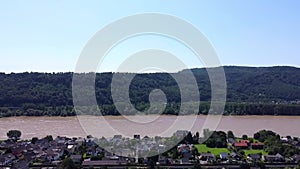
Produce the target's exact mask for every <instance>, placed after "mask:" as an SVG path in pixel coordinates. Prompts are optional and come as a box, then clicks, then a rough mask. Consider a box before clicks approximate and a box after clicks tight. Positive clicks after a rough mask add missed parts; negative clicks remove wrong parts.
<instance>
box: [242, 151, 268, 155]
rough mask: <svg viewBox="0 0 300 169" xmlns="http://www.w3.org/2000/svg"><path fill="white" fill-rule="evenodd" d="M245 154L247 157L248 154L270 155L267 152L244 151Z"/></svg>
mask: <svg viewBox="0 0 300 169" xmlns="http://www.w3.org/2000/svg"><path fill="white" fill-rule="evenodd" d="M243 151H244V152H245V154H246V155H248V154H258V153H261V154H262V155H268V153H267V152H265V151H264V150H243Z"/></svg>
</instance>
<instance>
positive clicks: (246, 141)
mask: <svg viewBox="0 0 300 169" xmlns="http://www.w3.org/2000/svg"><path fill="white" fill-rule="evenodd" d="M240 142H241V143H250V141H249V140H240Z"/></svg>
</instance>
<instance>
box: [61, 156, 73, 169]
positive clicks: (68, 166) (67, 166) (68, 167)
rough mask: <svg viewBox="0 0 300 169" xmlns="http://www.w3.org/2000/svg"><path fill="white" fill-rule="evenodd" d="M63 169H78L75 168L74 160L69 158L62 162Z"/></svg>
mask: <svg viewBox="0 0 300 169" xmlns="http://www.w3.org/2000/svg"><path fill="white" fill-rule="evenodd" d="M61 168H62V169H74V168H76V167H75V164H74V162H73V160H72V159H71V158H69V157H67V158H65V159H64V160H63V161H62V163H61Z"/></svg>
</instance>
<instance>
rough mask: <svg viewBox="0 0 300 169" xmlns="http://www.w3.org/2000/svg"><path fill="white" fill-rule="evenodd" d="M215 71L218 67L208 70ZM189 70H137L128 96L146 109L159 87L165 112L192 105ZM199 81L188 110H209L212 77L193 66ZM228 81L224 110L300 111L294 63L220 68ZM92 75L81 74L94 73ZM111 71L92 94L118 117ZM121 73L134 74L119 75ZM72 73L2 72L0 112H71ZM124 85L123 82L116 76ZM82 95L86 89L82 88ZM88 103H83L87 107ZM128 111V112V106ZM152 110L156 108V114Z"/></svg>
mask: <svg viewBox="0 0 300 169" xmlns="http://www.w3.org/2000/svg"><path fill="white" fill-rule="evenodd" d="M210 69H216V68H210ZM186 71H187V70H183V71H180V72H178V73H173V74H167V73H150V74H137V75H135V77H134V78H133V80H132V82H131V84H130V93H129V96H130V99H131V102H132V103H133V104H134V105H135V107H136V108H137V109H139V110H145V109H147V108H149V94H150V92H151V91H152V90H153V89H157V88H159V89H161V90H162V91H164V93H165V94H166V98H167V100H168V104H167V108H166V110H165V112H164V113H165V114H178V110H179V106H180V105H179V103H180V102H185V103H188V104H190V105H191V106H190V107H193V105H195V102H196V101H197V100H198V97H197V94H196V92H194V91H193V90H192V88H191V84H190V81H191V80H192V79H189V78H190V77H188V76H185V75H186ZM191 71H192V72H193V74H194V75H195V79H196V82H197V84H198V88H199V93H200V100H201V101H202V103H201V105H200V108H199V109H198V108H197V107H195V108H191V111H190V112H184V114H190V113H195V112H194V110H196V111H199V113H200V114H207V112H208V110H209V101H210V98H211V96H210V93H211V90H210V81H209V77H208V74H207V71H206V69H204V68H200V69H192V70H191ZM224 71H225V75H226V82H227V102H228V103H227V104H226V109H225V114H238V115H239V114H272V115H274V114H275V115H281V114H283V115H286V114H290V115H295V114H297V115H300V108H299V107H300V105H299V101H300V68H295V67H280V66H278V67H235V66H225V67H224ZM92 75H93V74H92V73H88V74H80V76H82V77H83V78H84V77H87V76H92ZM113 75H114V74H113V73H97V74H96V80H95V85H96V89H95V94H96V98H97V102H98V105H99V106H100V109H101V112H102V114H103V115H118V114H119V113H118V112H117V110H116V109H115V107H114V105H113V101H112V97H111V81H112V77H113ZM118 75H119V76H120V77H124V78H125V77H126V76H129V75H132V74H128V73H119V74H118ZM72 77H73V73H70V72H69V73H28V72H26V73H11V74H4V73H2V74H0V107H1V108H0V116H10V115H12V114H15V115H74V114H75V111H74V109H73V107H72V106H73V100H72ZM173 77H176V78H178V79H181V81H183V82H184V84H183V85H184V90H185V91H184V92H185V93H188V95H189V97H188V98H187V99H186V100H181V95H180V90H179V87H178V85H177V83H176V80H175V79H174V78H173ZM117 84H119V86H120V88H121V89H122V87H123V84H122V80H118V81H117ZM82 90H83V91H82V93H83V94H84V93H85V91H84V88H82ZM90 103H91V102H89V101H87V102H86V103H85V104H84V105H83V106H87V107H88V106H91V105H89V104H90ZM89 108H90V109H93V108H91V107H89ZM128 113H129V114H130V110H128ZM154 113H155V112H154Z"/></svg>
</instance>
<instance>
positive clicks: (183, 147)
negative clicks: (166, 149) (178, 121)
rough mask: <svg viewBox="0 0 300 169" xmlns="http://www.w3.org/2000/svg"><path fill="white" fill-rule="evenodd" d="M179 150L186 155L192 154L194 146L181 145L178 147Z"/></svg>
mask: <svg viewBox="0 0 300 169" xmlns="http://www.w3.org/2000/svg"><path fill="white" fill-rule="evenodd" d="M177 150H178V152H180V153H182V154H184V153H188V152H191V150H192V145H188V144H180V145H179V146H177Z"/></svg>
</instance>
